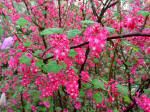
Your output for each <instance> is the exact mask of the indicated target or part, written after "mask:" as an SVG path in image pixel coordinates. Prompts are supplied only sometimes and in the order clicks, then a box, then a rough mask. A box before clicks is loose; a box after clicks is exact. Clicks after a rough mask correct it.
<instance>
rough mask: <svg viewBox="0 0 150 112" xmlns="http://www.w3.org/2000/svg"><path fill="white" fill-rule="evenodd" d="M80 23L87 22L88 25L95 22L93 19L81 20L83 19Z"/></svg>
mask: <svg viewBox="0 0 150 112" xmlns="http://www.w3.org/2000/svg"><path fill="white" fill-rule="evenodd" d="M81 23H82V24H88V25H93V24H95V22H94V21H91V20H83V21H81Z"/></svg>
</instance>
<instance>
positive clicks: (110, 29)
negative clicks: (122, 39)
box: [106, 27, 115, 32]
mask: <svg viewBox="0 0 150 112" xmlns="http://www.w3.org/2000/svg"><path fill="white" fill-rule="evenodd" d="M106 29H107V30H108V31H109V32H114V31H115V29H113V28H111V27H106Z"/></svg>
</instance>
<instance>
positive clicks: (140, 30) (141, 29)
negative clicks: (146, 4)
mask: <svg viewBox="0 0 150 112" xmlns="http://www.w3.org/2000/svg"><path fill="white" fill-rule="evenodd" d="M148 16H149V15H148ZM148 16H146V18H145V20H144V23H143V26H142V27H141V28H140V29H139V32H142V31H143V30H144V28H145V25H146V22H147V20H148Z"/></svg>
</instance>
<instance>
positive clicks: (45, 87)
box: [35, 73, 65, 97]
mask: <svg viewBox="0 0 150 112" xmlns="http://www.w3.org/2000/svg"><path fill="white" fill-rule="evenodd" d="M64 78H65V77H64V75H63V74H62V73H59V74H55V73H49V74H48V79H47V77H45V76H41V77H38V78H37V79H36V81H35V84H36V86H38V87H39V90H41V91H42V93H41V95H42V97H48V96H53V92H56V91H57V90H58V89H59V86H60V85H61V84H62V83H63V79H64Z"/></svg>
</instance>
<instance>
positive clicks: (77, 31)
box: [67, 29, 81, 38]
mask: <svg viewBox="0 0 150 112" xmlns="http://www.w3.org/2000/svg"><path fill="white" fill-rule="evenodd" d="M80 33H81V31H80V30H78V29H74V30H70V31H68V33H67V36H68V38H70V37H76V36H77V35H78V34H80Z"/></svg>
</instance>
